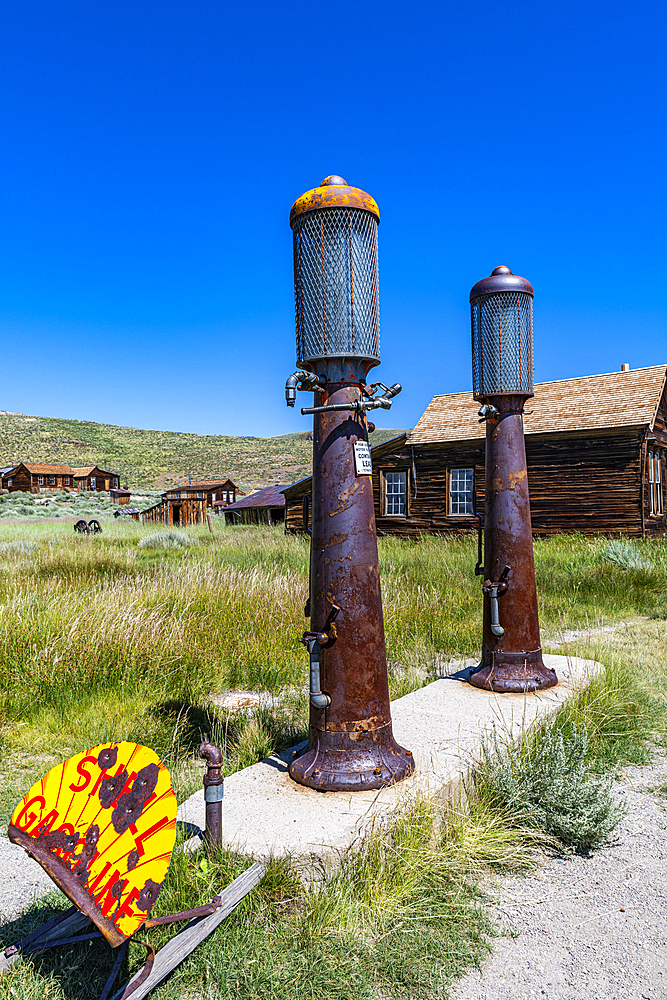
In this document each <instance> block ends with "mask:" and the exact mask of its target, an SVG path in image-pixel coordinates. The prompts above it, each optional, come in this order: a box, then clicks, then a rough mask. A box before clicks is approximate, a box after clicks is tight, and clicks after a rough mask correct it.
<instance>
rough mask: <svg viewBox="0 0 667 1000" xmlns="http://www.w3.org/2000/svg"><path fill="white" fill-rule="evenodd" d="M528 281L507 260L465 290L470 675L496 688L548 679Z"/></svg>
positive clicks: (541, 684)
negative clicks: (472, 421)
mask: <svg viewBox="0 0 667 1000" xmlns="http://www.w3.org/2000/svg"><path fill="white" fill-rule="evenodd" d="M532 300H533V288H532V285H531V284H530V282H528V281H526V279H525V278H520V277H518V276H516V275H513V274H512V273H511V271H510V270H509V268H507V267H497V268H496V269H495V270H494V272H493V274H492V275H491V277H490V278H485V279H483V280H482V281H479V282H477V284H476V285H475V286H474V287H473V289H472V291H471V293H470V301H471V307H472V334H473V383H474V396H475V399H478V400H479V401H480V402H482V403H483V404H484V405H483V406H482V408H481V409H480V411H479V412H480V417H481V419H483V420H485V421H486V470H485V476H486V502H485V524H484V585H483V594H484V632H483V645H482V660H481V663H480V665H479V668H478V669H477V670H476V671H475V672H473V673H472V674H471V676H470V683H471V684H473V685H475V686H476V687H481V688H486V689H488V690H491V691H499V692H507V691H513V692H522V691H536V690H539V689H541V688H547V687H553V685H554V684H556V683H557V682H558V679H557V677H556V673H555V671H553V670H550V669H549V668H548V667H546V666H545V665H544V663H543V661H542V648H541V644H540V628H539V620H538V611H537V588H536V583H535V562H534V557H533V536H532V526H531V520H530V499H529V495H528V477H527V469H526V448H525V441H524V433H523V409H524V405H525V402H526V400H527V399H530V398H531V397H532V395H533V348H532Z"/></svg>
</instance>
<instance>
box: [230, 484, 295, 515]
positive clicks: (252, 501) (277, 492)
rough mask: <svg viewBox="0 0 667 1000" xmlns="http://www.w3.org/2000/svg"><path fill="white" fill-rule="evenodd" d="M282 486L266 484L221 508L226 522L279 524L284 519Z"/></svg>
mask: <svg viewBox="0 0 667 1000" xmlns="http://www.w3.org/2000/svg"><path fill="white" fill-rule="evenodd" d="M284 489H285V487H284V486H267V487H266V488H265V489H263V490H257V492H256V493H251V494H250V496H248V497H246V498H245V500H238V501H237V502H236V503H234V504H228V505H227V506H226V507H224V508H223V513H224V515H225V522H226V523H227V524H281V523H282V522H283V521H284V520H285V496H284V493H283V491H284Z"/></svg>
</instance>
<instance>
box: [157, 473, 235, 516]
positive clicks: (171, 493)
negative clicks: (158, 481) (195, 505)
mask: <svg viewBox="0 0 667 1000" xmlns="http://www.w3.org/2000/svg"><path fill="white" fill-rule="evenodd" d="M162 496H163V499H164V500H185V499H192V498H196V499H197V500H202V499H205V500H206V506H207V507H215V508H216V509H217V507H218V506H223V507H224V506H225V505H226V504H230V503H235V502H236V498H237V496H245V493H244V492H243V490H241V489H239V487H238V486H237V485H236V483H233V482H232V481H231V479H204V480H202V481H201V482H198V483H184V484H183V485H182V486H174V487H173V489H171V490H166V491H165V492H164V493H163V495H162Z"/></svg>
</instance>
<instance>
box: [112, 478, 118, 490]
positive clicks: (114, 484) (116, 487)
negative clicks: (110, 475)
mask: <svg viewBox="0 0 667 1000" xmlns="http://www.w3.org/2000/svg"><path fill="white" fill-rule="evenodd" d="M113 488H114V489H115V490H117V489H118V480H117V479H114V481H113Z"/></svg>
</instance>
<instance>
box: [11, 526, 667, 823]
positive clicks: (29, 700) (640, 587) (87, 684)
mask: <svg viewBox="0 0 667 1000" xmlns="http://www.w3.org/2000/svg"><path fill="white" fill-rule="evenodd" d="M187 534H188V536H189V538H190V539H191V541H192V543H193V544H192V545H189V546H187V547H186V548H182V549H179V548H151V547H144V548H142V547H141V546H140V545H139V542H141V541H142V540H144V541H145V540H149V541H150V540H152V539H155V538H156V537H159V535H160V531H159V530H158V529H157V528H152V527H143V526H141V525H139V524H136V523H135V522H122V523H120V522H116V521H111V522H107V524H106V526H105V531H104V533H103V534H102V535H98V536H77V535H75V534H74V532H73V531H72V529H71V526H70V525H64V524H45V523H34V524H22V525H20V526H14V525H9V524H7V525H0V545H2V544H3V543H4V544H8V545H9V548H7V549H5V550H4V551H3V550H2V549H1V548H0V661H1V662H2V666H3V670H2V678H1V680H0V779H4V780H2V787H1V788H0V821H2V819H5V820H6V817H7V814H8V811H9V810H11V807H12V804H13V802H14V801H15V799H16V797H17V795H18V794H19V791H20V789H21V788H24V787H25V782H26V780H27V779H28V778H29V777H30V776H34V777H37V776H38V772H40V771H41V769H42V768H43V764H44V762H45V761H48V760H51V761H55V760H56V759H63V758H64V757H66V756H68V755H69V754H70V753H74V752H75V751H78V750H83V749H86V748H87V747H89V746H93V745H94V744H95V743H97V742H100V741H102V740H105V739H121V738H130V737H133V738H137V739H139V738H141V739H142V740H144V741H145V742H150V743H151V745H153V746H155V749H156V750H159V752H161V753H164V754H171V759H172V763H173V766H174V770H175V779H176V784H177V788H178V791H179V793H181V794H185V793H186V792H187V791H188V790H189V789H190V788H191V786H192V781H193V780H194V778H193V777H192V775H191V770H192V769H191V768H190V766H189V764H187V761H188V759H189V758H188V753H190V751H192V750H194V749H195V748H196V745H197V743H198V740H199V737H200V733H201V731H204V730H205V729H206V730H209V729H212V728H214V727H216V726H217V727H218V730H219V729H220V727H221V726H222V727H225V726H226V731H227V734H228V737H229V739H228V748H229V752H228V767H229V769H230V770H234V769H235V768H236V767H237V766H245V764H247V763H248V762H252V760H251V758H252V752H253V751H252V749H251V748H253V747H254V748H255V750H256V752H257V753H261V752H264V751H266V750H267V749H274V748H276V747H281V746H285V745H289V743H290V742H293V741H295V739H296V738H298V737H299V736H300V735H302V734H303V732H304V731H305V720H306V714H307V713H306V704H305V698H304V688H305V681H306V657H305V654H304V652H303V647H302V646H301V645H300V644H299V643H298V638H299V636H300V635H301V633H302V632H303V629H304V617H303V605H304V602H305V598H306V590H307V554H308V548H307V541H306V540H305V539H302V538H297V537H292V536H289V537H285V536H284V534H283V533H282V532H281V530H280V529H279V528H253V527H249V526H248V527H244V526H241V527H233V528H232V527H229V528H225V527H224V526H223V525H219V524H217V523H216V526H215V534H214V535H211V534H210V533H209V531H208V529H207V528H203V529H199V528H197V529H190V530H188V532H187ZM24 543H34V544H35V548H34V549H33V551H30V552H26V551H23V549H24V547H25V545H24ZM606 544H607V543H606V540H604V539H598V540H596V539H592V540H591V539H583V538H580V537H577V536H574V537H570V538H565V537H563V538H553V539H548V540H544V541H539V542H537V543H536V560H537V575H538V584H539V589H540V603H541V617H542V625H543V631H544V635H545V637H546V638H547V640H548V635H549V633H550V632H552V633H553V632H555V631H557V630H558V629H559V628H561V627H575V628H576V627H581V626H586V625H587V624H596V623H602V622H608V621H613V620H619V619H621V620H623V619H627V618H632V617H633V616H637V615H639V614H642V615H646V614H653V615H657V616H661V615H663V614H664V610H665V606H664V603H663V602H664V597H663V595H664V593H665V592H667V586H666V585H667V579H666V576H667V571H666V566H667V560H666V558H665V553H666V548H665V545H664V543H663V542H662V541H656V542H647V543H646V544H645V545H644V546H642V551H643V552H644V553H645V557H646V559H647V560H649V561H650V564H651V569H650V570H645V569H642V570H626V569H623V568H622V567H620V566H618V565H616V564H614V563H610V562H608V561H606V559H605V558H604V547H605V545H606ZM28 547H30V545H28ZM473 549H474V543H473V540H472V539H444V538H433V537H426V538H424V539H422V540H420V541H418V542H410V541H402V540H394V539H381V540H380V560H381V570H382V586H383V595H384V610H385V622H386V636H387V649H388V656H389V661H390V688H391V693H392V697H396V696H398V695H400V694H404V693H406V692H407V691H409V690H412V689H414V688H415V687H419V686H421V685H422V684H424V683H426V682H428V681H429V680H431V679H433V678H435V677H436V676H438V675H439V674H440V673H442V671H443V669H444V667H445V665H446V663H447V661H448V660H450V659H452V658H456V657H461V656H464V655H470V654H472V653H474V651H475V650H476V649H478V648H479V646H480V642H481V636H480V628H481V615H480V605H481V601H480V588H479V581H478V580H476V579H475V577H474V575H473V566H474V562H475V558H474V551H473ZM656 620H659V619H656ZM610 669H611V668H610ZM618 669H620V668H618ZM619 678H620V674H618V677H617V682H618V683H617V682H613V683H612V680H611V679H610V680H609V683H608V684H607V687H605V689H604V690H605V691H612V690H613V694H609V695H603V694H602V693H601V694H600V698H602V699H604V698H606V699H607V704H606V705H604V706H603V708H604V712H605V713H606V717H607V718H611V716H610V713H611V712H612V705H617V706H620V705H623V701H622V699H623V697H625V696H624V694H623V690H624V689H623V684H622V683H621V680H620V679H619ZM614 683H617V688H618V690H616V689H614ZM619 685H620V687H619ZM227 688H250V689H253V690H254V689H257V690H264V691H269V692H271V693H273V694H274V695H277V696H281V697H282V699H283V701H282V702H281V703H280V705H279V706H277V707H276V708H274V709H270V710H268V709H267V710H263V712H262V713H260V714H259V715H258V716H257V717H255V719H254V720H253V721H252V722H251V721H250V720H248V719H247V718H246V717H240V716H238V715H237V716H235V717H234V718H231V717H228V716H226V715H225V713H223V712H221V711H220V710H216V709H215V707H214V706H212V704H211V701H210V699H211V695H212V694H215V693H216V692H219V691H221V690H224V689H227ZM592 690H596V687H595V685H594V686H593V688H592ZM602 714H604V713H602ZM631 714H632V713H630V712H629V711H628V710H627V707H622V708H619V709H618V711H616V717H614V721H613V723H605V725H611V727H612V729H614V727H618V726H623V725H625V724H626V721H627V719H628V718H629V717H630V715H631ZM179 718H180V720H181V721H180V723H179V727H180V729H179V732H180V733H181V735H180V736H179V740H180V743H179V747H180V750H179V752H178V754H176V752H175V750H174V746H175V743H174V737H173V733H174V728H175V726H176V720H177V719H179ZM184 719H187V720H188V721H187V725H184V722H183V720H184ZM596 725H597V724H595V725H592V726H589V732H590V733H591V737H592V738H593V737H595V732H596ZM600 726H603V724H602V723H600ZM603 728H604V727H603ZM186 735H187V740H186ZM184 740H186V742H183V741H184ZM187 741H189V742H187ZM36 747H37V748H39V752H38V754H37V759H36V760H35V748H36ZM249 748H250V749H249Z"/></svg>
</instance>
